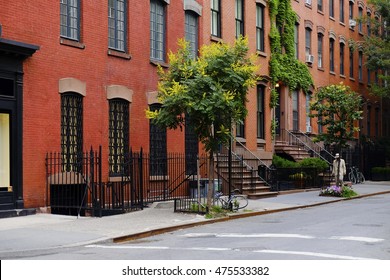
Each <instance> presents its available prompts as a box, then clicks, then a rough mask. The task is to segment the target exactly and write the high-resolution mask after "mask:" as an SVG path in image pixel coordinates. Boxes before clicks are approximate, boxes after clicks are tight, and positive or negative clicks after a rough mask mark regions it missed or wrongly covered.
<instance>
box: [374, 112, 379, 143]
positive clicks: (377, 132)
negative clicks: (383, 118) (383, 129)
mask: <svg viewBox="0 0 390 280" xmlns="http://www.w3.org/2000/svg"><path fill="white" fill-rule="evenodd" d="M375 136H376V137H378V136H379V108H378V107H376V108H375Z"/></svg>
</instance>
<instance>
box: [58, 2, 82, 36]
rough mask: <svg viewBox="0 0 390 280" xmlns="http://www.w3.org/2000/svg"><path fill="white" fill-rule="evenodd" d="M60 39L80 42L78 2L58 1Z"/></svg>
mask: <svg viewBox="0 0 390 280" xmlns="http://www.w3.org/2000/svg"><path fill="white" fill-rule="evenodd" d="M60 15H61V20H60V25H61V31H60V34H61V37H64V38H67V39H71V40H75V41H80V0H60Z"/></svg>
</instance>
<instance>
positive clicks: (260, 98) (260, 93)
mask: <svg viewBox="0 0 390 280" xmlns="http://www.w3.org/2000/svg"><path fill="white" fill-rule="evenodd" d="M264 89H265V87H264V86H262V85H258V86H257V138H258V139H264V138H265V130H264V122H265V120H264Z"/></svg>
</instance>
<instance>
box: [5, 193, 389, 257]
mask: <svg viewBox="0 0 390 280" xmlns="http://www.w3.org/2000/svg"><path fill="white" fill-rule="evenodd" d="M8 257H10V258H12V259H29V260H31V259H39V260H51V259H55V260H102V259H104V260H110V259H111V260H205V259H208V260H340V259H341V260H371V259H376V260H378V259H379V260H390V194H386V195H378V196H373V197H366V198H362V199H357V200H346V201H343V202H339V203H337V204H329V205H323V206H317V207H311V208H305V209H298V210H293V211H287V212H280V213H274V214H268V215H264V216H254V217H250V218H243V219H238V220H232V221H228V222H222V223H215V224H210V225H204V226H197V227H194V228H189V229H183V230H179V231H176V232H172V233H167V234H162V235H156V236H153V237H150V238H145V239H139V240H134V241H132V242H126V243H115V244H114V243H111V242H108V243H99V244H92V245H87V246H80V247H74V248H63V249H54V250H46V251H44V250H43V251H34V252H26V253H20V252H19V253H18V255H15V256H8Z"/></svg>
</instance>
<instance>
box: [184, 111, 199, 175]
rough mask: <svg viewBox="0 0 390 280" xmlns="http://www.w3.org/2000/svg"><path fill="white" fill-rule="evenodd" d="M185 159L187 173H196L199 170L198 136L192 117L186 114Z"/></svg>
mask: <svg viewBox="0 0 390 280" xmlns="http://www.w3.org/2000/svg"><path fill="white" fill-rule="evenodd" d="M184 145H185V157H186V159H185V161H186V174H187V175H195V174H196V171H197V164H196V162H197V156H198V152H199V151H198V137H197V135H196V134H195V131H194V128H193V126H192V124H191V118H190V117H189V116H188V115H186V116H185V143H184Z"/></svg>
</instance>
